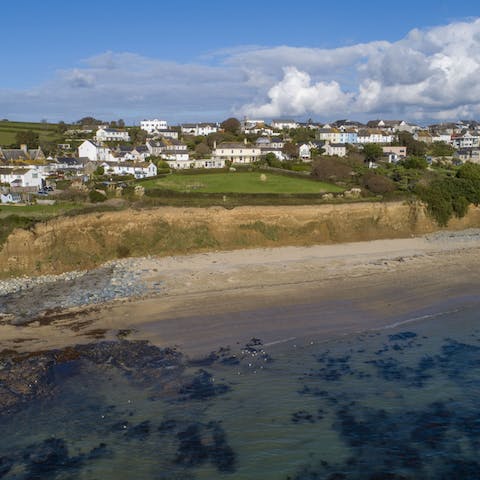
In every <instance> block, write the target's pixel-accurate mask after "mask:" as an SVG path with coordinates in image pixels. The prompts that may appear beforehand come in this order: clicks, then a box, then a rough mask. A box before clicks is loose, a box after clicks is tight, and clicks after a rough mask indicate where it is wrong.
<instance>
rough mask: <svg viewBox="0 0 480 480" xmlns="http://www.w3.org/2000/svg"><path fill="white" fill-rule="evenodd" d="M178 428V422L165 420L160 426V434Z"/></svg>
mask: <svg viewBox="0 0 480 480" xmlns="http://www.w3.org/2000/svg"><path fill="white" fill-rule="evenodd" d="M175 428H177V422H176V421H175V420H164V421H163V422H162V423H161V424H160V425H159V426H158V431H159V432H170V431H172V430H175Z"/></svg>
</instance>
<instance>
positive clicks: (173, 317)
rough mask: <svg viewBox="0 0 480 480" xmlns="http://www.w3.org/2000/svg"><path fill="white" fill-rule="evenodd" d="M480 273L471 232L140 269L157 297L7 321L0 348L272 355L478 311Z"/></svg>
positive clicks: (207, 257)
mask: <svg viewBox="0 0 480 480" xmlns="http://www.w3.org/2000/svg"><path fill="white" fill-rule="evenodd" d="M479 266H480V231H479V230H475V229H471V230H465V231H460V232H445V231H444V232H439V233H434V234H429V235H425V236H420V237H415V238H409V239H392V240H376V241H368V242H356V243H345V244H337V245H324V246H312V247H282V248H273V249H252V250H237V251H231V252H211V253H205V254H195V255H187V256H175V257H165V258H142V259H136V260H135V262H134V263H133V264H131V265H130V266H129V267H128V268H130V269H135V271H136V275H137V278H138V281H142V282H144V283H146V284H148V285H150V286H151V285H161V288H159V290H158V292H156V293H150V294H148V295H144V296H143V297H141V298H130V299H129V298H123V299H122V300H116V301H112V302H108V303H106V304H96V305H91V306H90V307H87V308H82V307H75V308H70V309H65V310H63V311H59V310H58V309H56V310H55V311H53V312H52V311H46V312H43V313H42V314H41V315H39V316H37V318H35V319H34V321H28V322H25V323H24V324H20V323H19V322H14V321H12V320H11V316H4V318H3V320H2V327H1V339H0V345H1V349H13V350H18V351H31V350H43V349H49V348H58V347H63V346H65V345H69V344H75V343H85V342H90V341H91V340H92V338H115V337H116V336H118V333H119V332H120V334H121V335H128V338H142V339H148V340H150V341H152V342H153V343H154V344H156V345H159V346H167V345H177V346H178V347H179V348H181V349H183V350H185V351H189V352H191V353H192V354H195V353H200V352H204V351H208V350H209V349H213V348H217V347H218V346H220V345H226V344H235V343H236V342H240V343H241V342H244V341H245V340H248V339H250V338H252V337H259V338H262V340H263V341H264V342H266V343H269V342H280V341H283V340H285V339H291V338H299V339H308V337H309V336H311V337H312V338H313V337H315V338H319V337H320V338H330V337H332V336H336V335H342V334H346V333H350V332H358V331H363V330H368V329H372V328H382V327H385V326H388V325H390V324H392V323H397V322H401V321H406V320H409V319H412V318H417V317H422V316H424V315H431V314H435V313H439V312H442V311H449V310H451V309H455V308H457V307H458V306H459V305H465V304H467V303H471V302H474V301H476V299H477V292H478V285H479V284H480V282H479V281H480V269H479ZM89 275H94V272H93V273H92V272H90V273H89ZM102 275H106V273H105V271H102ZM92 278H93V277H92ZM85 279H86V281H87V282H88V281H90V279H89V278H88V277H85ZM54 285H55V284H53V286H52V287H51V290H54V289H55V286H54ZM92 288H95V283H92ZM37 293H38V292H37ZM67 293H68V292H67ZM67 293H65V294H67ZM27 294H28V295H25V296H27V297H28V299H29V301H31V302H32V303H36V304H37V305H38V304H39V303H41V301H42V298H40V295H37V298H36V296H35V295H36V287H35V286H34V287H30V290H28V289H27ZM11 301H15V300H14V299H13V300H11ZM23 301H25V300H23ZM9 306H10V307H12V304H10V305H9ZM13 306H14V305H13ZM11 310H12V308H11ZM302 341H303V340H302Z"/></svg>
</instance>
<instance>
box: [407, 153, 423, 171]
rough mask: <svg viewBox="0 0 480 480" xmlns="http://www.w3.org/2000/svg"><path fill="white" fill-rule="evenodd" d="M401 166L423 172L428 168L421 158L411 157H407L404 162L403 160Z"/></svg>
mask: <svg viewBox="0 0 480 480" xmlns="http://www.w3.org/2000/svg"><path fill="white" fill-rule="evenodd" d="M402 165H403V166H404V167H405V168H411V169H417V170H425V169H426V168H427V167H428V162H427V160H426V159H425V158H423V157H414V156H411V157H407V158H406V159H405V160H403V161H402Z"/></svg>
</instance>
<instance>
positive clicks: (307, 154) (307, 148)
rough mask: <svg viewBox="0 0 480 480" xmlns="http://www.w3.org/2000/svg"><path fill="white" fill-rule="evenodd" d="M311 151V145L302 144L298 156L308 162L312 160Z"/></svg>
mask: <svg viewBox="0 0 480 480" xmlns="http://www.w3.org/2000/svg"><path fill="white" fill-rule="evenodd" d="M311 150H312V146H311V145H310V144H308V143H302V144H301V145H300V146H299V147H298V156H299V157H300V159H302V160H305V161H308V160H310V159H311V158H312V154H311Z"/></svg>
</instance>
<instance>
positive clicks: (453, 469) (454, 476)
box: [438, 459, 480, 480]
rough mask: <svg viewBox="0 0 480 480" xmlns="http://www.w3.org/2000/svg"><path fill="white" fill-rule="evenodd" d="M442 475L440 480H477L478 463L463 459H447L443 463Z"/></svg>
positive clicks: (479, 466)
mask: <svg viewBox="0 0 480 480" xmlns="http://www.w3.org/2000/svg"><path fill="white" fill-rule="evenodd" d="M445 464H446V465H445V467H444V470H445V471H444V473H443V474H442V475H441V476H439V477H438V478H439V479H440V480H464V479H465V480H466V479H468V480H478V479H480V463H479V462H475V461H471V460H470V461H469V460H464V459H448V460H446V461H445Z"/></svg>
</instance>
